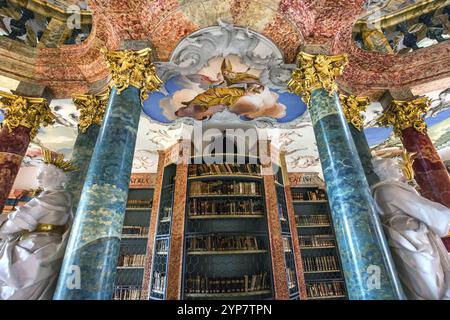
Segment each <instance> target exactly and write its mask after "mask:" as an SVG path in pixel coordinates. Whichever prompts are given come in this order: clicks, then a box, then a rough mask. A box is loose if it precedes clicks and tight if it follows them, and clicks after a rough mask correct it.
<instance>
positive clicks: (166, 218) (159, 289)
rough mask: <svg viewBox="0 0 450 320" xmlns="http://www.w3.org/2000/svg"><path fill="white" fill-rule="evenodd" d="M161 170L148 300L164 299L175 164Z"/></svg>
mask: <svg viewBox="0 0 450 320" xmlns="http://www.w3.org/2000/svg"><path fill="white" fill-rule="evenodd" d="M163 170H164V172H163V176H162V185H161V195H160V201H159V207H158V212H157V214H158V216H157V221H156V229H155V234H154V242H153V243H154V245H153V261H152V268H151V270H152V271H151V276H150V284H149V285H150V288H149V298H150V300H163V299H165V298H166V290H167V272H168V266H169V260H168V259H169V249H170V240H171V230H172V211H173V206H174V179H175V174H176V165H175V164H170V165H168V166H166V167H165V168H164V169H163Z"/></svg>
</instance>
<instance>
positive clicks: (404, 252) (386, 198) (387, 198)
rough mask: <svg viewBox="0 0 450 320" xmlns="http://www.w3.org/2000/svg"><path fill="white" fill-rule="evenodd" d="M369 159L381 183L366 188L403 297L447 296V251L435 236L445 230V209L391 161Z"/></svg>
mask: <svg viewBox="0 0 450 320" xmlns="http://www.w3.org/2000/svg"><path fill="white" fill-rule="evenodd" d="M372 162H373V165H374V169H375V172H376V173H377V175H378V176H379V177H380V180H381V181H380V182H379V183H376V184H374V185H372V186H371V188H372V191H373V195H374V198H375V201H376V202H377V204H378V206H379V207H380V209H381V210H380V215H381V217H380V218H381V221H382V224H383V227H384V231H385V233H386V237H387V239H388V243H389V247H390V249H391V253H392V256H393V258H394V261H395V264H396V267H397V271H398V274H399V277H400V280H401V282H402V285H403V289H404V291H405V294H406V296H407V297H408V299H411V300H422V299H428V300H442V299H445V300H447V299H450V254H449V253H448V252H447V250H446V249H445V246H444V244H443V243H442V241H441V239H440V238H441V237H444V236H446V235H447V234H448V232H449V228H450V209H449V208H447V207H445V206H443V205H441V204H440V203H436V202H433V201H430V200H428V199H426V198H424V197H422V196H420V195H419V193H418V192H417V191H416V190H415V189H414V188H413V187H412V186H410V185H409V184H408V181H407V179H406V178H404V176H402V174H401V173H400V167H399V165H398V164H397V162H396V161H394V160H393V159H382V158H374V159H373V160H372ZM403 167H405V166H403ZM403 171H404V172H405V170H403ZM406 171H408V170H406ZM410 178H411V177H410Z"/></svg>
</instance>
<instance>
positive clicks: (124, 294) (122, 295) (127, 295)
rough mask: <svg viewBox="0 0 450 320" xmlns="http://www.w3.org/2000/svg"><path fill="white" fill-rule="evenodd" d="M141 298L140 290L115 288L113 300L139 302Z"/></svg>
mask: <svg viewBox="0 0 450 320" xmlns="http://www.w3.org/2000/svg"><path fill="white" fill-rule="evenodd" d="M140 298H141V289H140V288H120V287H119V288H116V289H115V290H114V293H113V300H139V299H140Z"/></svg>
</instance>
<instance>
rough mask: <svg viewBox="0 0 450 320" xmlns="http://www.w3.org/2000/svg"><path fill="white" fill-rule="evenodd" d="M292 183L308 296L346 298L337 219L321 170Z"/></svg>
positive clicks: (315, 297)
mask: <svg viewBox="0 0 450 320" xmlns="http://www.w3.org/2000/svg"><path fill="white" fill-rule="evenodd" d="M312 175H313V177H308V175H307V176H306V177H304V179H300V183H298V182H299V181H298V180H297V181H296V182H297V183H292V181H291V194H292V202H293V206H294V211H295V222H296V225H297V233H298V239H299V245H300V252H301V257H302V262H303V274H304V277H305V284H306V293H307V296H308V299H311V300H324V299H346V298H347V294H346V286H345V280H344V276H343V273H342V268H341V263H340V259H339V248H338V246H337V243H336V237H335V234H334V228H333V222H332V219H331V214H330V210H329V206H328V200H327V195H326V192H325V189H324V185H323V182H322V181H321V180H320V178H319V177H318V175H317V174H312Z"/></svg>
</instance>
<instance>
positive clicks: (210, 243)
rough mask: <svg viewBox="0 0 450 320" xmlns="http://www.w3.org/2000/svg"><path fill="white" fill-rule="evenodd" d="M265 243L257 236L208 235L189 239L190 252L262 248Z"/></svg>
mask: <svg viewBox="0 0 450 320" xmlns="http://www.w3.org/2000/svg"><path fill="white" fill-rule="evenodd" d="M262 247H263V243H261V241H258V239H257V238H256V237H255V236H228V235H207V236H197V237H195V238H188V239H187V248H188V251H189V252H195V251H227V250H228V251H232V250H260V249H261V248H262Z"/></svg>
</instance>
